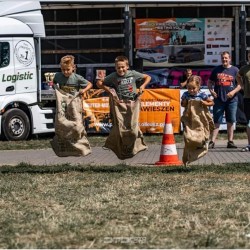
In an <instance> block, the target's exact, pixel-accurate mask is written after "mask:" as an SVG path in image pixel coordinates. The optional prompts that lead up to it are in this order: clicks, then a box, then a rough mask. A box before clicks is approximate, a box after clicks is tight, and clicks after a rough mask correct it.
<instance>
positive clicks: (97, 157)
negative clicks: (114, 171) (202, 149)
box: [0, 140, 250, 166]
mask: <svg viewBox="0 0 250 250" xmlns="http://www.w3.org/2000/svg"><path fill="white" fill-rule="evenodd" d="M226 144H227V141H224V140H218V141H216V148H214V149H210V150H209V152H208V153H207V154H206V155H205V156H204V157H202V158H200V159H199V160H197V161H195V162H192V163H191V165H210V164H216V165H221V164H224V163H250V152H241V151H240V150H241V148H242V147H244V146H245V144H246V140H235V144H236V145H237V146H238V148H237V149H228V148H226ZM176 148H177V152H178V156H179V159H180V160H181V158H182V154H183V144H179V143H177V144H176ZM160 150H161V145H149V146H148V149H147V150H145V151H142V152H139V153H138V154H137V155H135V156H134V157H133V158H130V159H126V160H119V159H118V158H117V157H116V155H115V154H114V153H113V152H112V151H111V150H105V149H103V148H102V147H93V148H92V153H91V154H89V155H87V156H85V157H58V156H56V155H55V153H54V151H53V150H52V149H44V150H3V151H1V152H0V166H3V165H12V166H15V165H17V164H19V163H21V162H23V163H29V164H32V165H50V164H53V165H54V164H62V163H70V164H71V165H79V164H83V165H86V164H88V165H116V164H119V163H124V164H128V165H138V166H143V165H152V166H153V165H154V164H155V162H157V161H159V157H160Z"/></svg>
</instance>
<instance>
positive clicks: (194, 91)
mask: <svg viewBox="0 0 250 250" xmlns="http://www.w3.org/2000/svg"><path fill="white" fill-rule="evenodd" d="M187 90H188V93H189V94H190V95H196V94H197V93H198V92H199V86H197V84H196V83H195V82H189V83H188V84H187Z"/></svg>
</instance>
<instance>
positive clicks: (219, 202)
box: [0, 164, 250, 249]
mask: <svg viewBox="0 0 250 250" xmlns="http://www.w3.org/2000/svg"><path fill="white" fill-rule="evenodd" d="M249 172H250V166H249V165H247V164H231V165H225V166H215V165H210V166H192V167H191V168H190V169H185V168H184V167H183V168H180V167H178V168H177V167H143V166H142V167H133V166H130V167H128V166H125V165H118V166H115V167H114V166H113V167H111V166H96V167H95V166H94V167H93V166H91V167H90V166H80V165H79V166H75V167H73V166H70V165H56V166H32V165H26V164H20V165H18V166H2V167H1V168H0V192H1V198H0V207H1V209H0V213H1V215H0V225H1V226H0V235H1V237H0V248H6V249H7V248H40V249H42V248H47V249H48V248H63V249H65V248H95V249H96V248H106V249H108V248H109V249H110V248H130V249H131V248H137V249H138V248H228V249H229V248H230V249H231V248H250V204H249V201H250V193H249V189H250V175H249Z"/></svg>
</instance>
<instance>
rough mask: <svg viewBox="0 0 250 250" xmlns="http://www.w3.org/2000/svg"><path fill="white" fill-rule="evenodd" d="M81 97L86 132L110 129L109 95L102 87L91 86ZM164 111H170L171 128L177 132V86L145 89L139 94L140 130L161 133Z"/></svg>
mask: <svg viewBox="0 0 250 250" xmlns="http://www.w3.org/2000/svg"><path fill="white" fill-rule="evenodd" d="M85 98H87V99H85V100H83V118H84V122H85V128H86V132H87V133H109V132H110V130H111V128H112V121H111V118H110V113H109V97H108V96H107V94H106V93H105V92H104V90H101V89H91V90H89V91H88V93H87V94H86V95H85ZM166 112H169V113H170V116H171V120H172V124H173V132H174V133H179V132H180V90H178V89H154V90H145V91H144V93H143V95H142V96H141V112H140V119H139V125H140V129H141V130H142V132H143V133H163V129H164V125H165V116H166Z"/></svg>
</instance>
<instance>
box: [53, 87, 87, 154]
mask: <svg viewBox="0 0 250 250" xmlns="http://www.w3.org/2000/svg"><path fill="white" fill-rule="evenodd" d="M55 91H56V108H57V110H56V117H55V136H54V138H53V140H52V141H51V145H52V148H53V150H54V152H55V154H56V155H57V156H86V155H88V154H90V153H91V148H90V144H89V141H88V139H87V138H86V135H87V133H86V131H85V128H84V124H83V119H82V100H81V97H80V96H79V95H78V96H73V95H71V94H68V93H65V92H60V91H59V90H57V89H56V90H55Z"/></svg>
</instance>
